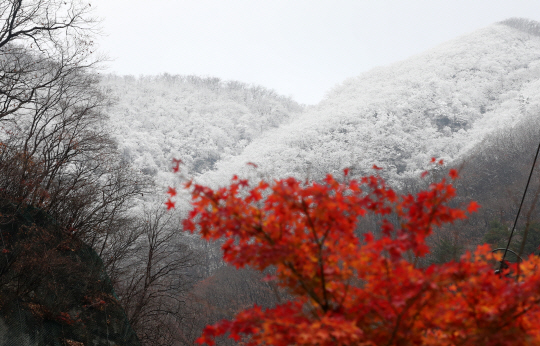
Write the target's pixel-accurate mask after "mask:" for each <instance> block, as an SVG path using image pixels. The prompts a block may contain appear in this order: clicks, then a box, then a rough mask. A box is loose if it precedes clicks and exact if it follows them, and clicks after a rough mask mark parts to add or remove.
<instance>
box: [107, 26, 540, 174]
mask: <svg viewBox="0 0 540 346" xmlns="http://www.w3.org/2000/svg"><path fill="white" fill-rule="evenodd" d="M539 28H540V25H539V24H538V23H536V22H532V21H528V20H523V19H510V20H507V21H505V22H501V23H496V24H493V25H491V26H489V27H486V28H483V29H481V30H478V31H475V32H473V33H471V34H468V35H465V36H462V37H458V38H456V39H454V40H452V41H450V42H447V43H444V44H442V45H440V46H438V47H435V48H433V49H431V50H429V51H427V52H424V53H422V54H419V55H416V56H413V57H411V58H409V59H407V60H405V61H402V62H398V63H395V64H392V65H390V66H385V67H378V68H375V69H373V70H371V71H368V72H366V73H364V74H362V75H360V76H357V77H354V78H351V79H348V80H346V81H344V82H343V83H342V84H341V85H339V86H337V87H336V88H334V89H333V90H331V91H330V92H329V93H328V94H327V96H326V97H325V99H324V100H323V101H321V102H320V103H319V104H318V105H316V106H313V107H309V108H307V109H302V107H301V106H299V105H298V104H296V103H294V102H293V101H292V100H290V99H287V98H284V97H280V96H278V95H276V94H275V93H273V92H270V91H268V90H265V89H262V88H251V87H248V86H246V85H243V84H240V83H224V82H219V81H217V80H214V79H208V78H207V79H204V78H197V77H171V76H161V77H147V78H139V79H134V78H120V77H108V78H106V80H105V81H104V82H105V84H106V85H107V86H108V87H109V88H110V89H111V92H112V93H113V94H115V95H117V97H118V98H119V105H118V106H116V107H115V108H113V109H111V119H112V121H113V123H114V124H115V126H116V128H117V131H118V132H117V133H118V138H119V140H120V146H121V149H122V150H123V152H124V153H125V156H126V158H127V159H129V160H132V161H133V162H134V164H135V165H136V166H137V167H140V169H141V170H142V171H143V172H146V173H148V174H157V173H158V172H161V170H163V169H165V170H166V169H167V168H168V167H169V165H168V164H169V162H170V161H169V160H170V158H171V157H173V156H176V157H180V158H182V159H184V161H186V162H187V165H188V168H189V169H191V172H194V173H195V174H199V175H200V177H199V179H200V180H201V181H204V182H206V183H210V184H222V183H225V182H227V181H228V180H229V179H230V177H231V176H232V175H233V174H235V173H239V174H258V175H261V174H262V175H265V176H268V177H283V176H287V175H294V176H297V177H300V178H314V179H318V178H320V177H322V176H323V174H325V173H327V172H334V173H335V172H338V171H340V170H341V169H343V168H345V167H352V168H353V171H354V172H356V173H357V174H363V173H366V172H369V171H370V167H372V165H373V164H376V165H378V166H382V167H384V168H385V175H387V177H388V178H389V179H391V180H392V181H398V180H399V179H400V177H404V176H410V175H417V174H418V172H419V171H420V170H423V169H424V168H425V167H426V166H427V164H428V162H429V159H430V158H431V157H439V158H443V159H445V160H446V161H450V162H452V161H456V160H459V159H460V158H461V157H463V155H465V154H466V153H467V152H468V151H469V150H470V149H471V148H473V147H474V146H475V145H476V144H478V143H479V142H480V141H482V139H483V138H484V137H485V136H486V135H487V134H489V133H491V132H493V131H497V130H500V129H503V128H506V127H512V126H514V125H515V124H517V123H518V122H519V121H520V119H522V118H524V116H525V115H530V114H540V97H539V96H538V95H540V29H539ZM259 92H260V93H259ZM247 162H254V163H256V164H258V165H259V169H258V171H257V172H254V170H253V168H252V167H251V166H249V167H248V166H246V163H247Z"/></svg>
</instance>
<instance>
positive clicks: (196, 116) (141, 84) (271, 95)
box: [102, 74, 303, 181]
mask: <svg viewBox="0 0 540 346" xmlns="http://www.w3.org/2000/svg"><path fill="white" fill-rule="evenodd" d="M102 84H103V87H104V88H105V89H106V90H107V93H108V94H110V95H111V96H112V97H113V98H114V99H116V104H115V105H114V106H112V107H111V108H110V109H109V114H110V122H111V126H112V129H113V132H114V134H115V137H116V139H117V140H118V143H119V149H120V152H121V153H122V156H123V160H125V161H127V162H131V163H132V164H133V165H134V167H136V168H137V169H139V170H140V171H141V172H142V173H143V174H146V175H148V176H151V177H154V178H155V180H156V181H160V180H163V179H165V180H169V178H170V177H169V174H168V173H169V172H170V167H171V159H172V158H179V159H181V160H183V162H184V167H183V169H184V170H187V171H188V172H189V174H195V175H197V174H200V173H202V172H205V171H208V170H212V169H213V168H214V165H215V163H216V162H218V161H220V160H223V159H226V158H227V157H229V156H235V155H238V154H240V153H241V152H242V151H243V149H244V148H245V147H246V146H247V145H248V144H250V143H251V142H252V141H253V140H254V139H256V138H257V137H258V136H260V135H261V134H262V133H264V132H266V131H268V130H269V129H272V128H276V127H278V126H280V125H282V124H285V123H288V122H290V121H291V120H292V119H293V118H295V117H297V116H298V114H299V113H301V112H302V111H303V106H301V105H299V104H298V103H296V102H294V101H293V100H291V99H290V98H287V97H284V96H280V95H278V94H276V93H275V92H274V91H272V90H268V89H265V88H263V87H260V86H252V85H247V84H243V83H240V82H224V81H221V80H219V79H218V78H202V77H196V76H171V75H167V74H165V75H161V76H146V77H138V78H135V77H133V76H123V77H120V76H115V75H107V76H104V77H103V80H102Z"/></svg>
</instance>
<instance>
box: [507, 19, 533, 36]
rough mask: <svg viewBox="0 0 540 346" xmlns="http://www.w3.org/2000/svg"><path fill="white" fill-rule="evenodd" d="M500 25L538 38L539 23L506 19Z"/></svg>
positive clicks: (528, 20)
mask: <svg viewBox="0 0 540 346" xmlns="http://www.w3.org/2000/svg"><path fill="white" fill-rule="evenodd" d="M500 23H501V24H504V25H508V26H509V27H512V28H515V29H518V30H521V31H524V32H526V33H529V34H531V35H535V36H540V23H538V22H537V21H534V20H530V19H526V18H508V19H506V20H503V21H502V22H500Z"/></svg>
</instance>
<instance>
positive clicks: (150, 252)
mask: <svg viewBox="0 0 540 346" xmlns="http://www.w3.org/2000/svg"><path fill="white" fill-rule="evenodd" d="M178 222H179V220H178V218H177V217H175V216H174V215H173V214H172V213H167V212H166V211H165V210H164V208H163V207H162V206H161V205H159V206H154V207H148V208H147V209H146V210H145V211H144V217H143V218H142V219H140V221H139V225H138V229H139V232H140V238H139V239H138V240H137V242H136V243H137V244H136V247H135V249H134V250H133V252H134V256H133V257H132V258H126V259H125V260H124V261H123V262H122V265H121V266H120V268H118V270H119V272H120V275H119V276H120V278H119V280H118V284H117V288H116V290H117V293H118V296H119V298H120V300H121V303H122V305H123V307H124V309H125V310H126V314H127V316H128V318H129V321H130V323H131V325H132V326H133V328H134V329H135V330H136V332H137V334H138V336H139V339H140V341H141V343H142V344H143V345H174V344H176V342H177V339H178V338H181V335H180V334H179V333H178V330H179V328H178V325H179V324H180V323H181V322H182V321H183V320H184V319H185V318H186V314H185V303H186V294H187V292H188V290H189V289H190V287H191V286H192V284H193V277H191V275H190V273H191V272H192V268H193V267H194V266H195V265H196V264H197V260H196V256H195V252H194V251H192V250H191V249H190V248H189V246H187V245H186V244H185V242H184V241H183V239H182V238H183V237H184V236H183V235H182V233H180V232H178Z"/></svg>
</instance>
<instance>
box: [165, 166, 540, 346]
mask: <svg viewBox="0 0 540 346" xmlns="http://www.w3.org/2000/svg"><path fill="white" fill-rule="evenodd" d="M347 174H348V171H345V175H347ZM450 178H451V179H455V178H457V172H456V171H451V172H450ZM186 187H188V188H190V189H191V193H192V206H193V210H192V211H191V212H190V214H189V217H188V218H187V219H186V220H185V221H184V223H183V226H184V229H185V230H187V231H190V232H196V231H197V232H199V233H200V235H201V237H203V238H204V239H207V240H214V239H220V238H223V239H224V240H225V242H224V243H223V246H222V249H223V253H224V260H225V261H226V262H227V263H229V264H231V265H234V266H236V267H237V268H243V267H246V266H249V267H251V268H255V269H258V270H261V271H262V270H264V269H266V268H268V267H270V266H272V267H274V268H275V271H276V274H275V276H276V278H275V280H277V284H278V285H279V286H280V287H282V288H283V289H286V290H288V291H289V292H290V293H291V294H292V295H293V296H294V297H295V299H294V300H293V301H290V302H288V303H285V304H281V305H278V306H276V307H275V308H273V309H267V310H262V309H261V308H260V307H258V306H254V307H253V308H251V309H247V310H244V311H242V312H240V313H239V314H238V315H237V316H236V318H235V319H234V320H232V321H226V320H225V321H222V322H219V323H217V324H215V325H213V326H207V327H206V329H205V330H204V333H203V336H201V338H199V339H198V342H199V343H201V344H202V343H207V344H209V345H214V344H215V338H216V337H218V336H222V335H225V334H228V335H229V337H230V338H233V339H235V340H241V339H242V340H243V341H244V342H245V344H246V345H261V344H264V345H276V346H279V345H328V346H334V345H478V344H482V345H531V344H540V327H539V326H540V323H539V322H540V308H539V304H538V303H539V300H540V274H539V273H537V271H536V268H537V266H538V265H539V264H540V260H539V259H538V258H536V257H531V258H530V259H529V260H528V261H525V262H523V263H522V264H520V268H519V272H520V276H519V277H518V278H515V277H514V278H511V277H507V276H504V275H502V276H496V275H495V274H494V272H493V268H492V266H491V264H490V261H491V260H493V255H492V254H491V253H490V251H489V248H487V247H485V246H484V247H479V248H478V249H477V250H476V252H474V254H471V253H467V254H466V255H465V256H464V257H463V258H462V259H461V260H460V261H459V262H451V263H447V264H443V265H432V266H430V267H428V268H418V267H416V266H415V264H414V263H411V262H410V261H408V260H406V257H407V256H404V255H405V254H406V253H407V254H413V255H414V256H415V257H422V256H425V255H426V254H427V253H428V252H429V247H428V246H427V244H426V238H427V237H428V236H429V235H430V234H431V233H432V230H433V228H434V227H439V226H441V225H443V224H446V223H452V222H454V221H456V220H460V219H464V218H466V217H467V213H472V212H475V211H476V210H477V209H478V207H479V206H478V204H476V203H475V202H471V203H470V204H469V205H468V206H467V207H466V208H465V210H463V209H459V208H452V207H450V206H449V202H450V201H451V200H452V199H453V198H454V197H455V189H454V188H453V187H452V184H451V183H450V182H449V181H447V180H446V179H443V180H442V181H440V182H438V183H434V184H431V186H430V187H429V189H427V190H425V191H421V192H419V193H417V194H416V195H398V194H397V193H396V192H394V191H393V190H392V189H391V188H389V187H388V186H386V184H385V182H384V180H383V179H381V178H380V177H378V176H370V177H364V178H362V179H360V180H354V179H350V180H349V179H346V180H345V182H340V181H338V180H336V179H335V178H334V177H333V176H331V175H328V176H327V177H326V179H325V180H324V181H323V182H321V183H318V182H313V183H310V184H305V183H302V182H300V181H298V180H296V179H294V178H287V179H282V180H277V181H275V182H273V183H272V184H270V183H267V182H264V181H262V182H259V183H258V184H257V185H255V186H251V185H250V184H249V182H248V181H246V180H242V179H239V178H237V177H234V178H233V180H232V182H231V184H230V186H228V187H223V188H220V189H217V190H213V189H210V188H208V187H206V186H201V185H197V184H193V183H192V182H190V183H188V184H186ZM171 196H172V195H171ZM263 196H265V197H264V198H263ZM367 214H376V215H380V216H381V217H382V218H383V222H382V224H381V232H380V233H381V234H382V235H381V236H380V237H378V238H375V237H374V236H373V234H372V233H366V234H365V236H364V239H359V238H358V237H357V236H356V235H355V229H356V227H357V223H358V220H359V218H362V217H364V216H366V215H367ZM389 215H395V216H397V219H398V220H399V224H398V225H395V224H392V223H390V222H389V221H388V220H387V219H386V218H387V217H388V216H389ZM513 269H514V270H515V269H516V268H513Z"/></svg>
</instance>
